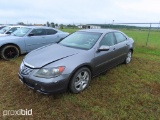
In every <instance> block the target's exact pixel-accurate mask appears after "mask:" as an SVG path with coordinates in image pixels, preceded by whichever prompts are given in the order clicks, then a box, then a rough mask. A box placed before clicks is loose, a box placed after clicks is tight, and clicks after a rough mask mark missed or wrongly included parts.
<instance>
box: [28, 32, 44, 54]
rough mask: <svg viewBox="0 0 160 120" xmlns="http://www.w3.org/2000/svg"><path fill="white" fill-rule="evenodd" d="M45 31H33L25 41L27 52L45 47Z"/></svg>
mask: <svg viewBox="0 0 160 120" xmlns="http://www.w3.org/2000/svg"><path fill="white" fill-rule="evenodd" d="M45 37H46V31H45V29H33V30H32V31H31V32H30V33H29V35H28V36H27V37H26V39H25V43H26V49H27V52H30V51H32V50H34V49H36V48H39V47H42V46H44V45H46V38H45Z"/></svg>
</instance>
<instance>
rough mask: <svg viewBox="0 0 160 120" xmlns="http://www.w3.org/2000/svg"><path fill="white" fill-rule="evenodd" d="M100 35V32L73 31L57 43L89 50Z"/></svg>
mask: <svg viewBox="0 0 160 120" xmlns="http://www.w3.org/2000/svg"><path fill="white" fill-rule="evenodd" d="M100 36H101V33H94V32H75V33H73V34H71V35H69V36H68V37H66V38H65V39H63V40H62V41H61V42H59V44H61V45H64V46H67V47H73V48H79V49H86V50H89V49H91V48H92V47H93V46H94V45H95V43H96V42H97V40H98V39H99V37H100Z"/></svg>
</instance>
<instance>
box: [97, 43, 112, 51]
mask: <svg viewBox="0 0 160 120" xmlns="http://www.w3.org/2000/svg"><path fill="white" fill-rule="evenodd" d="M109 49H110V47H109V46H107V45H102V46H100V47H99V48H98V50H97V51H98V52H100V51H108V50H109Z"/></svg>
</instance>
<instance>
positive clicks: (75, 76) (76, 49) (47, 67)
mask: <svg viewBox="0 0 160 120" xmlns="http://www.w3.org/2000/svg"><path fill="white" fill-rule="evenodd" d="M133 43H134V41H133V39H132V38H129V37H128V36H126V35H125V34H124V33H122V32H120V31H117V30H107V29H90V30H80V31H77V32H75V33H73V34H71V35H69V36H68V37H66V38H64V39H63V40H62V41H60V42H59V43H57V44H53V45H49V46H46V47H41V48H39V49H36V50H34V51H32V52H30V53H29V54H28V55H27V56H26V57H25V58H24V59H23V61H22V63H21V66H20V70H19V79H20V81H21V82H22V83H24V84H26V85H27V86H28V87H30V88H32V89H35V90H37V91H39V92H41V93H53V92H59V91H63V90H66V89H68V88H69V89H70V91H71V92H73V93H80V92H81V91H83V90H84V89H85V88H87V87H88V85H89V83H90V80H91V78H92V77H94V76H97V75H99V74H100V73H102V72H104V71H106V70H107V69H109V68H111V67H114V66H116V65H118V64H120V63H125V64H128V63H130V61H131V58H132V53H133Z"/></svg>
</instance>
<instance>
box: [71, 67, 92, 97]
mask: <svg viewBox="0 0 160 120" xmlns="http://www.w3.org/2000/svg"><path fill="white" fill-rule="evenodd" d="M81 71H87V72H88V73H89V77H90V78H89V80H88V84H87V86H86V87H85V88H84V89H83V90H85V89H86V88H87V87H88V86H89V84H90V81H91V71H90V70H89V69H88V68H87V67H82V68H80V69H78V70H77V71H76V72H75V73H74V75H73V77H72V79H71V81H70V84H69V88H70V91H71V92H72V93H76V94H77V93H80V92H82V91H83V90H82V91H78V90H76V88H75V86H74V83H75V78H76V77H77V75H78V74H79V73H80V72H81Z"/></svg>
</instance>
